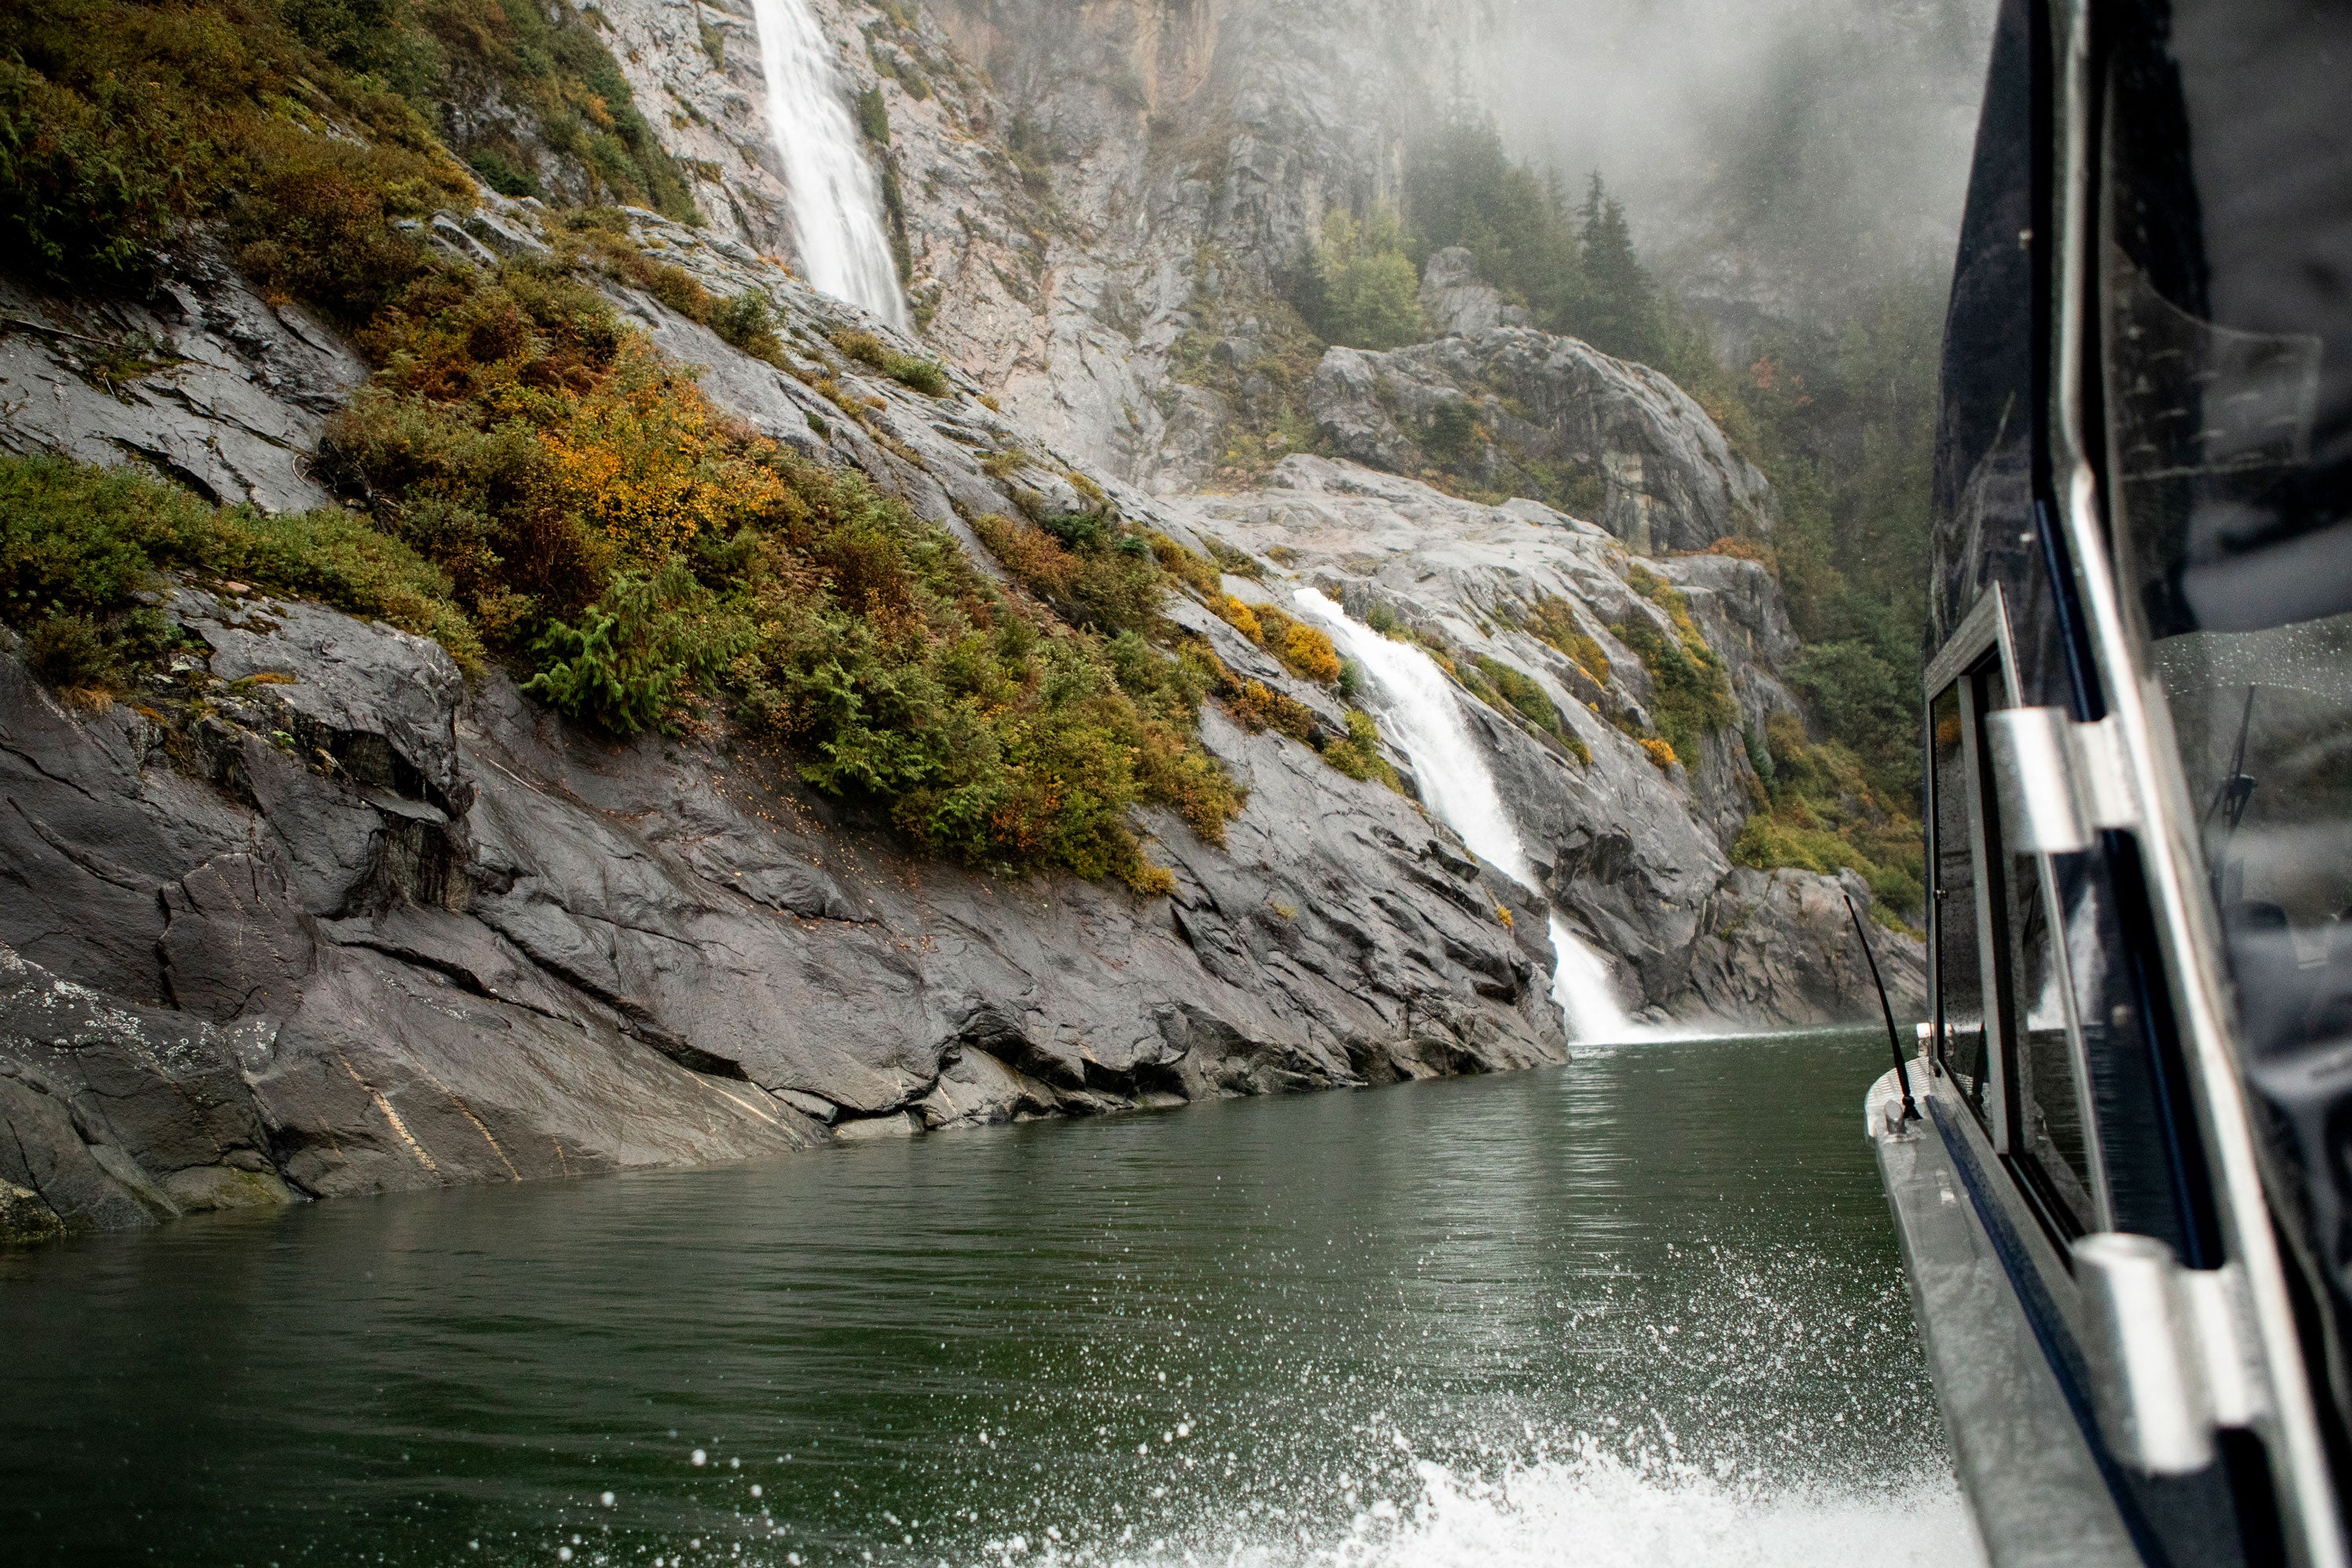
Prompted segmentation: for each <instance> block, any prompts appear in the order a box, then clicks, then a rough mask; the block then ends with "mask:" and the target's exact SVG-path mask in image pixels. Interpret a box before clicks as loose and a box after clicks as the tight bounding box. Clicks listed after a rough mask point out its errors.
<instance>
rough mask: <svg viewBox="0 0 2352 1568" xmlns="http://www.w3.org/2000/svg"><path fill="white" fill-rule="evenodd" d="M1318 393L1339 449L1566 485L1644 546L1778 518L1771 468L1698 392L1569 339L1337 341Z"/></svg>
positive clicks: (1498, 333)
mask: <svg viewBox="0 0 2352 1568" xmlns="http://www.w3.org/2000/svg"><path fill="white" fill-rule="evenodd" d="M1308 398H1309V402H1310V404H1311V405H1312V407H1313V411H1314V417H1315V424H1316V427H1317V429H1318V431H1319V432H1320V433H1321V435H1322V436H1323V437H1324V439H1325V440H1326V441H1327V442H1328V443H1329V446H1330V449H1331V450H1332V452H1333V453H1334V454H1335V455H1337V456H1339V457H1343V458H1352V459H1354V460H1355V461H1357V462H1360V463H1365V464H1369V465H1370V466H1371V467H1374V468H1387V469H1390V470H1391V471H1393V472H1398V473H1405V474H1416V473H1421V472H1423V471H1426V470H1431V469H1433V468H1437V467H1444V468H1446V469H1448V470H1449V471H1452V472H1455V473H1459V474H1463V475H1466V476H1468V477H1469V479H1471V480H1472V482H1474V483H1475V484H1477V485H1478V486H1480V487H1481V488H1484V489H1492V490H1496V491H1500V492H1503V493H1506V494H1531V495H1540V494H1544V493H1547V492H1548V491H1551V490H1556V489H1560V488H1561V486H1562V485H1563V484H1565V485H1566V486H1567V487H1568V488H1570V489H1579V490H1581V491H1582V492H1583V493H1584V495H1585V497H1586V498H1587V500H1589V502H1590V503H1591V504H1590V505H1589V507H1588V508H1586V509H1585V510H1590V511H1591V514H1592V517H1593V519H1594V521H1598V522H1600V523H1601V525H1602V526H1604V527H1605V528H1607V529H1608V531H1610V532H1611V533H1612V534H1614V535H1615V536H1616V537H1617V538H1619V539H1621V540H1622V541H1624V542H1625V543H1626V544H1627V545H1628V546H1629V547H1630V548H1632V549H1633V550H1635V551H1637V552H1642V553H1643V554H1647V553H1650V552H1653V551H1655V552H1661V553H1663V552H1666V551H1669V550H1704V549H1706V547H1707V546H1708V545H1709V544H1712V543H1713V542H1715V541H1717V540H1718V539H1721V538H1724V537H1725V536H1727V535H1731V534H1750V535H1754V534H1763V533H1768V532H1769V531H1770V529H1771V524H1772V505H1771V490H1770V487H1769V485H1767V484H1766V482H1765V479H1764V476H1763V474H1762V473H1761V472H1759V470H1758V469H1757V468H1756V466H1755V465H1754V464H1752V463H1750V462H1749V461H1748V459H1747V458H1743V457H1741V456H1739V454H1738V453H1737V452H1735V451H1733V450H1732V449H1731V446H1730V443H1729V442H1727V440H1725V439H1724V436H1723V432H1722V431H1720V430H1718V429H1717V428H1716V426H1715V421H1713V420H1712V419H1709V418H1708V417H1707V416H1706V411H1705V410H1703V409H1701V408H1700V407H1699V405H1697V404H1696V403H1695V402H1693V401H1692V400H1691V398H1690V396H1689V395H1688V394H1686V393H1685V392H1684V391H1683V390H1682V388H1680V387H1678V386H1676V385H1675V384H1674V383H1673V382H1672V381H1669V380H1668V379H1667V378H1666V377H1665V376H1664V375H1662V374H1659V373H1658V372H1656V371H1654V370H1652V369H1650V368H1649V367H1648V366H1646V365H1639V364H1633V363H1627V362H1626V361H1623V360H1617V359H1612V358H1611V357H1609V356H1608V355H1607V354H1604V353H1601V352H1600V351H1599V350H1598V349H1595V348H1593V347H1591V345H1589V344H1587V343H1583V342H1579V341H1578V340H1576V339H1574V338H1563V337H1558V336H1555V335H1553V334H1552V333H1549V332H1540V331H1536V330H1535V329H1534V328H1532V327H1525V326H1519V327H1512V326H1495V327H1489V328H1486V329H1484V330H1481V331H1471V332H1467V333H1456V334H1454V335H1453V336H1448V337H1444V338H1440V339H1438V340H1437V341H1436V342H1427V343H1416V344H1414V345H1412V347H1410V348H1402V349H1395V350H1392V351H1391V352H1389V353H1367V352H1365V351H1363V350H1360V349H1347V348H1335V349H1332V350H1331V351H1330V352H1329V353H1327V354H1325V355H1324V357H1323V363H1322V364H1321V365H1320V366H1318V368H1317V370H1316V373H1315V380H1314V384H1313V385H1312V387H1311V389H1310V391H1309V394H1308ZM1563 476H1564V478H1563Z"/></svg>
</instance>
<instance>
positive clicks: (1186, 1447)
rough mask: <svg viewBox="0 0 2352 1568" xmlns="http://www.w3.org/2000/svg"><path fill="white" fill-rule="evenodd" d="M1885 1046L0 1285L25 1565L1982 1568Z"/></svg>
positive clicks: (265, 1236) (474, 1206)
mask: <svg viewBox="0 0 2352 1568" xmlns="http://www.w3.org/2000/svg"><path fill="white" fill-rule="evenodd" d="M1884 1050H1885V1046H1884V1043H1883V1041H1880V1042H1877V1043H1874V1041H1873V1039H1872V1037H1868V1036H1826V1037H1782V1038H1775V1039H1762V1040H1738V1041H1703V1042H1682V1043H1671V1044H1654V1045H1643V1046H1636V1047H1622V1048H1618V1049H1615V1050H1611V1051H1603V1052H1600V1053H1596V1054H1594V1055H1592V1056H1590V1057H1588V1058H1584V1059H1581V1060H1580V1061H1578V1062H1576V1063H1575V1064H1573V1065H1571V1066H1570V1067H1568V1068H1560V1069H1557V1070H1551V1071H1545V1072H1538V1073H1523V1074H1516V1075H1511V1076H1507V1077H1501V1078H1493V1079H1468V1080H1460V1081H1454V1082H1445V1083H1433V1084H1419V1085H1412V1086H1408V1087H1403V1088H1398V1089H1381V1090H1377V1091H1370V1092H1364V1093H1352V1094H1351V1093H1335V1094H1325V1095H1317V1096H1308V1097H1303V1098H1297V1099H1290V1100H1248V1101H1230V1102H1225V1103H1222V1104H1214V1105H1207V1106H1201V1107H1196V1108H1193V1109H1192V1110H1182V1111H1176V1112H1171V1113H1167V1114H1162V1115H1152V1116H1130V1117H1124V1118H1118V1119H1113V1120H1108V1121H1093V1122H1075V1123H1073V1122H1058V1123H1040V1124H1035V1125H1031V1126H1025V1127H1015V1128H1004V1129H998V1130H993V1131H980V1132H971V1133H963V1134H957V1135H951V1136H944V1137H937V1138H932V1139H929V1140H925V1141H921V1142H913V1143H904V1144H891V1145H883V1146H871V1145H869V1146H866V1147H862V1148H857V1149H847V1150H842V1151H839V1152H827V1153H823V1154H815V1155H805V1156H801V1157H798V1158H793V1159H788V1160H784V1161H782V1162H779V1163H770V1164H764V1165H759V1166H739V1167H730V1168H725V1169H719V1170H708V1171H694V1172H673V1173H644V1174H635V1175H629V1176H622V1177H614V1178H607V1179H603V1180H597V1181H590V1182H580V1183H571V1184H540V1185H530V1186H521V1187H511V1188H505V1189H496V1190H476V1191H466V1192H452V1193H445V1194H425V1195H415V1196H404V1197H398V1198H389V1199H378V1200H345V1201H341V1202H336V1203H329V1204H320V1205H308V1206H305V1207H303V1208H301V1209H299V1210H296V1211H293V1212H290V1213H286V1214H283V1215H272V1216H268V1217H265V1218H258V1219H257V1218H252V1217H243V1218H214V1219H205V1220H196V1221H189V1222H184V1223H181V1224H178V1225H174V1226H168V1227H165V1228H163V1229H161V1230H158V1231H154V1232H151V1233H148V1234H144V1235H140V1236H134V1237H110V1238H106V1239H101V1240H96V1241H89V1242H82V1243H77V1244H72V1245H68V1246H64V1247H52V1248H48V1249H45V1250H40V1251H36V1252H31V1253H19V1254H16V1255H0V1560H5V1561H7V1562H10V1563H100V1562H109V1561H140V1562H158V1563H197V1564H208V1563H249V1564H254V1565H257V1568H258V1565H261V1564H268V1563H279V1564H284V1565H287V1568H291V1565H292V1564H296V1563H554V1562H572V1563H631V1564H643V1563H656V1562H658V1563H663V1564H666V1565H667V1564H672V1563H691V1564H703V1563H760V1564H782V1565H784V1568H793V1565H795V1564H797V1565H801V1568H820V1565H822V1568H831V1565H834V1564H859V1565H862V1564H864V1563H868V1562H873V1563H888V1564H908V1565H913V1564H924V1565H929V1564H935V1563H946V1564H950V1568H962V1565H965V1564H975V1563H994V1564H1010V1563H1034V1564H1045V1563H1067V1564H1072V1565H1074V1568H1075V1565H1078V1564H1097V1563H1099V1564H1106V1565H1108V1564H1113V1563H1151V1564H1171V1565H1173V1564H1179V1563H1189V1564H1196V1565H1200V1568H1205V1565H1207V1564H1209V1563H1248V1564H1268V1565H1277V1564H1278V1565H1288V1564H1307V1563H1334V1564H1388V1563H1397V1564H1404V1563H1414V1564H1421V1563H1430V1564H1452V1563H1465V1564H1467V1563H1506V1564H1507V1563H1561V1564H1567V1563H1578V1564H1584V1563H1599V1564H1616V1563H1627V1564H1631V1563H1679V1562H1690V1563H1744V1562H1753V1563H1822V1562H1833V1561H1839V1560H1843V1561H1846V1562H1852V1563H1864V1562H1867V1563H1910V1562H1919V1563H1947V1562H1950V1563H1961V1562H1968V1561H1970V1560H1972V1556H1973V1549H1972V1547H1971V1546H1970V1545H1969V1538H1968V1534H1967V1529H1966V1526H1965V1524H1964V1523H1963V1522H1962V1521H1961V1516H1960V1508H1959V1504H1958V1500H1957V1498H1956V1496H1955V1495H1954V1492H1953V1489H1952V1483H1951V1481H1950V1479H1949V1471H1948V1465H1947V1462H1946V1460H1945V1458H1944V1455H1943V1448H1942V1440H1941V1436H1940V1433H1939V1430H1938V1427H1937V1419H1936V1415H1935V1409H1934V1402H1933V1395H1932V1394H1931V1392H1930V1390H1929V1389H1928V1387H1927V1382H1926V1379H1925V1373H1924V1367H1923V1364H1922V1362H1921V1358H1920V1354H1919V1352H1918V1349H1917V1346H1916V1342H1915V1340H1914V1337H1913V1334H1912V1330H1911V1324H1910V1315H1909V1310H1908V1306H1907V1304H1906V1298H1905V1295H1904V1289H1903V1283H1902V1278H1901V1273H1900V1267H1899V1264H1898V1261H1897V1259H1896V1257H1895V1246H1894V1239H1893V1233H1892V1229H1891V1227H1890V1223H1889V1221H1888V1218H1887V1215H1886V1208H1885V1201H1884V1199H1883V1198H1882V1197H1881V1196H1880V1194H1879V1190H1878V1184H1877V1179H1876V1176H1875V1173H1874V1167H1873V1165H1872V1162H1871V1156H1870V1152H1869V1148H1868V1146H1867V1145H1866V1143H1865V1142H1864V1140H1863V1137H1862V1129H1861V1112H1860V1103H1861V1098H1862V1093H1863V1089H1864V1087H1865V1086H1866V1085H1867V1083H1868V1082H1869V1080H1870V1079H1871V1078H1872V1076H1873V1075H1874V1072H1875V1071H1876V1070H1877V1068H1876V1064H1877V1063H1878V1062H1879V1061H1880V1060H1881V1059H1882V1055H1883V1052H1884ZM608 1498H609V1500H608ZM567 1552H568V1553H569V1554H570V1555H569V1556H565V1555H564V1553H567Z"/></svg>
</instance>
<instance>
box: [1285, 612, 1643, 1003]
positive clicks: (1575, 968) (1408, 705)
mask: <svg viewBox="0 0 2352 1568" xmlns="http://www.w3.org/2000/svg"><path fill="white" fill-rule="evenodd" d="M1295 597H1296V598H1297V601H1298V605H1299V607H1300V608H1301V609H1303V610H1305V611H1306V612H1307V614H1308V615H1310V616H1314V617H1315V618H1316V619H1317V620H1318V621H1320V622H1322V623H1323V624H1324V625H1325V626H1328V627H1329V628H1330V631H1331V636H1332V639H1333V640H1334V641H1336V642H1337V643H1339V646H1340V647H1341V649H1342V650H1343V651H1344V652H1345V653H1346V654H1347V655H1348V657H1349V658H1352V659H1354V660H1355V661H1356V663H1357V664H1358V665H1360V667H1361V668H1363V671H1364V673H1365V675H1367V676H1368V677H1370V679H1372V680H1373V681H1375V682H1377V683H1378V684H1379V686H1380V688H1381V690H1382V691H1384V692H1386V693H1388V696H1389V701H1390V706H1389V708H1388V710H1387V711H1386V712H1385V713H1384V714H1382V715H1381V717H1382V718H1383V719H1384V720H1385V721H1386V723H1387V729H1388V735H1389V739H1391V741H1393V742H1396V744H1397V746H1398V747H1399V748H1400V749H1401V750H1402V752H1404V754H1405V755H1406V756H1408V757H1410V758H1412V772H1413V777H1414V778H1415V779H1416V780H1418V781H1419V783H1420V784H1421V794H1422V799H1423V803H1424V804H1426V805H1428V807H1429V809H1430V810H1432V811H1433V812H1435V813H1436V814H1437V816H1438V817H1439V818H1440V819H1441V820H1442V821H1444V824H1445V825H1446V826H1448V827H1451V828H1453V829H1454V832H1456V833H1458V834H1460V835H1461V836H1462V842H1463V843H1465V844H1466V845H1468V846H1469V847H1470V852H1471V853H1472V854H1474V855H1475V856H1477V857H1478V858H1480V859H1481V860H1484V861H1486V863H1487V864H1488V865H1490V866H1493V867H1494V868H1496V869H1497V870H1499V871H1501V872H1502V873H1503V874H1504V875H1505V876H1507V877H1510V878H1512V879H1515V880H1517V881H1518V882H1520V883H1521V884H1523V885H1525V886H1527V887H1529V888H1533V887H1535V886H1536V876H1535V868H1534V867H1533V866H1532V865H1530V864H1529V863H1528V851H1527V846H1526V845H1524V844H1522V843H1520V842H1519V834H1518V830H1517V828H1515V827H1513V826H1511V819H1510V816H1509V815H1508V814H1507V813H1506V812H1505V811H1504V809H1503V797H1502V795H1501V793H1500V792H1499V791H1498V790H1496V787H1495V775H1494V774H1493V773H1491V772H1489V771H1488V770H1487V767H1486V757H1485V756H1484V755H1483V754H1482V753H1481V752H1479V750H1478V744H1477V742H1475V741H1474V740H1472V739H1471V738H1470V727H1469V725H1468V724H1466V723H1465V722H1464V721H1463V718H1462V709H1461V705H1460V704H1459V702H1458V701H1457V700H1455V698H1454V683H1453V682H1452V681H1450V680H1448V679H1446V678H1445V672H1444V670H1442V669H1440V668H1437V665H1436V662H1435V661H1434V660H1433V659H1432V658H1430V657H1429V656H1428V655H1427V654H1425V653H1423V652H1422V651H1421V649H1419V648H1417V647H1413V646H1412V645H1411V644H1410V643H1402V642H1396V641H1393V640H1391V639H1390V638H1388V637H1382V636H1381V634H1380V633H1378V632H1376V631H1374V630H1372V628H1371V627H1370V626H1365V625H1364V624H1363V623H1362V622H1360V621H1356V620H1350V619H1349V616H1348V613H1347V612H1346V611H1345V610H1342V609H1341V608H1340V607H1339V605H1335V604H1333V603H1332V602H1331V601H1330V600H1329V599H1327V598H1325V597H1324V596H1323V595H1321V594H1319V593H1318V592H1317V591H1316V590H1314V589H1312V588H1301V589H1299V590H1298V592H1297V595H1295ZM1551 945H1552V951H1553V952H1554V953H1555V954H1557V955H1558V956H1557V957H1556V959H1555V961H1554V964H1553V969H1552V980H1551V994H1552V1000H1553V1001H1555V1002H1557V1003H1558V1004H1559V1010H1560V1015H1561V1016H1562V1017H1563V1018H1565V1019H1566V1020H1567V1023H1568V1035H1569V1038H1570V1039H1572V1040H1575V1041H1578V1042H1580V1043H1582V1044H1586V1045H1593V1044H1601V1043H1604V1042H1608V1041H1612V1040H1630V1039H1633V1038H1636V1037H1639V1036H1640V1035H1641V1034H1642V1033H1643V1031H1642V1029H1641V1028H1640V1026H1637V1025H1635V1024H1634V1023H1633V1021H1632V1020H1631V1019H1629V1018H1627V1017H1626V1016H1625V1010H1624V1009H1623V1008H1622V1006H1620V1005H1618V1002H1617V994H1616V990H1615V988H1614V987H1613V986H1612V984H1610V980H1609V966H1608V965H1607V964H1606V963H1603V962H1602V961H1601V955H1600V954H1599V953H1597V952H1593V951H1592V950H1591V948H1590V947H1587V946H1586V945H1585V944H1584V942H1583V940H1582V939H1581V938H1580V937H1579V936H1577V934H1576V933H1575V932H1574V931H1570V929H1569V927H1568V923H1567V921H1563V920H1562V919H1560V917H1559V915H1558V914H1557V913H1555V914H1554V915H1553V916H1552V917H1551Z"/></svg>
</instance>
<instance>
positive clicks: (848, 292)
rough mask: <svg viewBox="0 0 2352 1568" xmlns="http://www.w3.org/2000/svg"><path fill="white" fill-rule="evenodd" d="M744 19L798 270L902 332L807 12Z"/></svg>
mask: <svg viewBox="0 0 2352 1568" xmlns="http://www.w3.org/2000/svg"><path fill="white" fill-rule="evenodd" d="M752 11H753V13H754V15H755V16H757V17H758V19H759V26H760V58H761V62H762V64H763V65H764V67H765V68H766V71H767V76H768V124H769V126H770V128H771V130H772V132H773V133H774V135H775V138H776V155H777V156H778V157H780V158H781V159H782V160H783V164H784V194H785V195H786V197H787V198H788V200H789V201H790V204H791V218H792V230H793V244H794V245H795V246H796V247H799V250H800V256H801V267H802V269H803V271H804V272H805V273H806V275H807V278H808V280H809V281H810V282H811V283H813V284H814V285H815V286H816V287H817V288H819V289H824V291H825V292H826V293H828V294H830V295H832V296H834V297H835V299H837V300H848V301H849V302H850V303H852V304H855V305H863V306H865V307H866V309H867V310H871V311H873V312H874V313H875V314H876V315H877V316H879V317H881V318H882V319H883V320H884V321H887V322H888V323H889V324H890V325H892V326H893V327H896V328H898V330H900V331H905V330H906V328H907V301H906V297H905V296H904V295H903V294H902V293H901V292H900V291H899V289H898V266H897V264H896V263H895V262H893V261H892V260H891V258H890V241H889V239H888V237H887V236H886V235H885V234H884V233H883V231H882V195H881V191H880V189H879V187H878V186H877V184H875V180H874V167H873V165H872V164H870V163H867V162H866V151H865V149H864V148H863V147H862V146H860V145H859V142H858V134H857V126H856V122H855V121H852V120H851V119H850V117H849V105H848V102H847V100H846V99H845V96H844V94H843V90H842V82H841V74H840V72H839V71H837V70H835V68H834V61H833V52H832V50H831V49H830V48H829V47H827V46H826V44H825V41H824V33H823V32H822V31H821V30H820V29H819V28H818V26H817V25H816V16H815V13H814V12H813V11H812V10H811V9H810V8H809V0H752Z"/></svg>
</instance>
